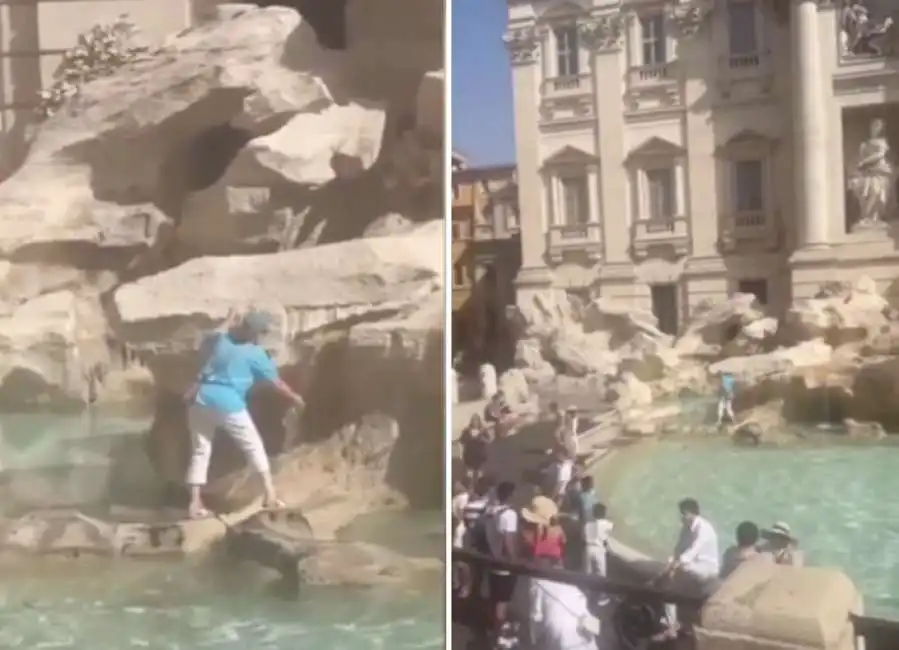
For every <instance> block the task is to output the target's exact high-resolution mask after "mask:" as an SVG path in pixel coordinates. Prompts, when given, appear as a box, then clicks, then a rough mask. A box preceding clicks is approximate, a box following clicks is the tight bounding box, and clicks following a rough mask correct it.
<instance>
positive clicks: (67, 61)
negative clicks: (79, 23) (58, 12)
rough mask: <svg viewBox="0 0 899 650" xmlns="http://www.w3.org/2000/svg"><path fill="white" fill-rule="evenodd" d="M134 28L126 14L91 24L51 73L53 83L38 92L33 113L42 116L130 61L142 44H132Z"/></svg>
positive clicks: (138, 51) (134, 57) (53, 110)
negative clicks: (90, 83) (98, 23)
mask: <svg viewBox="0 0 899 650" xmlns="http://www.w3.org/2000/svg"><path fill="white" fill-rule="evenodd" d="M136 31H137V28H136V27H135V26H134V24H133V23H131V22H130V21H129V20H128V18H127V16H124V15H123V16H119V18H118V20H116V21H115V22H114V23H111V24H108V25H94V26H93V27H92V28H91V29H90V30H88V31H87V32H85V33H83V34H80V35H79V36H78V43H77V44H76V45H75V46H74V47H71V48H69V49H68V50H66V51H65V53H64V54H63V60H62V63H60V64H59V67H57V68H56V71H55V72H54V73H53V85H51V86H50V87H49V88H46V89H44V90H42V91H41V92H40V96H39V102H38V106H37V109H36V110H37V114H38V117H39V118H40V119H42V120H43V119H46V118H48V117H50V116H51V115H53V114H54V113H56V112H57V111H58V110H59V109H60V108H61V107H62V106H63V105H65V104H66V102H68V101H69V100H70V99H72V98H73V97H77V96H78V94H79V93H80V92H81V87H82V86H83V85H84V84H85V83H87V82H88V81H91V80H93V79H97V78H99V77H105V76H107V75H110V74H112V73H113V72H115V71H116V70H118V69H119V68H120V67H122V66H123V65H125V64H127V63H130V62H131V61H134V60H135V59H136V58H137V57H138V55H140V54H141V53H142V52H145V51H146V48H144V47H139V46H137V45H135V44H134V34H135V33H136Z"/></svg>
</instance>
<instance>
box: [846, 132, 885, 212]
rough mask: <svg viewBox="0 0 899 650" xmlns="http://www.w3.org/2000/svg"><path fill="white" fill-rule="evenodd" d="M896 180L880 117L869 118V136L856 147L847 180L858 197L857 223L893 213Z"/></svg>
mask: <svg viewBox="0 0 899 650" xmlns="http://www.w3.org/2000/svg"><path fill="white" fill-rule="evenodd" d="M895 183H896V168H895V166H894V165H893V162H892V161H891V160H890V145H889V143H888V142H887V139H886V134H885V127H884V123H883V120H880V119H875V120H872V121H871V136H870V137H869V138H868V139H867V140H865V141H864V142H862V144H861V146H860V147H859V152H858V163H857V164H856V166H855V171H854V172H853V174H852V175H851V176H850V178H849V183H848V189H849V191H850V192H852V194H853V195H854V196H855V198H856V199H857V200H858V205H859V212H860V219H859V223H861V224H868V225H870V224H874V223H879V222H883V221H886V220H887V219H888V218H890V217H891V216H893V214H894V208H895V203H896V196H895Z"/></svg>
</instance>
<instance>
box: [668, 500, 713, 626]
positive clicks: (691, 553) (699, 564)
mask: <svg viewBox="0 0 899 650" xmlns="http://www.w3.org/2000/svg"><path fill="white" fill-rule="evenodd" d="M677 508H678V510H679V511H680V516H681V524H682V525H681V532H680V537H679V538H678V541H677V545H676V546H675V547H674V555H673V557H671V558H669V559H668V564H667V566H666V567H665V571H664V572H663V573H662V576H663V577H667V578H672V580H671V581H670V583H669V584H670V587H671V588H672V589H673V590H675V591H678V592H681V593H696V594H702V593H705V592H706V591H707V590H708V589H709V588H711V586H712V585H714V583H715V582H716V581H717V579H718V574H719V572H720V570H721V563H720V560H719V557H720V556H719V554H718V533H716V532H715V528H714V527H713V526H712V524H711V522H710V521H709V520H708V519H706V518H705V517H703V516H701V515H700V514H699V503H698V502H697V501H696V499H684V500H682V501H681V502H680V503H678V504H677ZM665 618H666V619H667V623H668V633H669V636H673V635H676V634H677V628H678V622H677V606H676V605H673V604H667V605H665Z"/></svg>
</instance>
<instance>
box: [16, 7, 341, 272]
mask: <svg viewBox="0 0 899 650" xmlns="http://www.w3.org/2000/svg"><path fill="white" fill-rule="evenodd" d="M300 26H301V19H300V17H299V14H297V12H295V11H293V10H290V9H286V8H267V9H254V10H252V11H247V12H245V13H242V14H241V15H239V16H237V17H234V18H232V19H230V20H225V21H220V22H212V23H210V24H208V25H204V26H201V27H198V28H195V29H191V30H186V31H184V32H181V33H180V34H178V35H176V36H174V37H172V38H170V39H168V40H167V42H166V43H165V45H164V46H162V47H157V48H153V49H151V51H150V52H148V53H147V54H144V55H141V56H140V58H139V60H138V61H136V62H134V63H132V64H129V65H128V66H126V67H124V68H122V69H121V70H119V71H117V72H116V73H114V74H112V75H110V76H108V77H102V78H99V79H97V80H95V81H92V82H90V83H88V84H86V85H85V86H84V87H83V88H82V91H81V93H80V95H79V97H78V99H77V100H76V101H75V102H74V103H73V104H72V106H70V107H66V108H64V109H63V110H60V111H59V112H58V113H56V114H55V115H54V116H52V117H51V118H49V119H48V120H47V121H46V122H44V123H42V124H41V125H40V126H39V127H38V128H37V129H36V133H35V138H34V141H33V142H32V144H31V148H30V151H29V154H28V157H27V159H26V160H25V163H24V165H23V167H22V168H21V169H19V171H17V172H16V173H15V174H14V175H13V176H12V177H11V178H10V179H8V180H7V181H5V182H4V183H3V184H2V185H0V252H2V253H7V254H8V253H12V252H14V251H17V250H19V249H21V248H24V247H30V248H31V249H32V250H34V247H35V246H37V245H39V244H42V243H52V244H54V245H56V246H57V249H56V250H57V253H58V246H59V245H60V244H73V243H79V244H82V245H85V244H86V245H89V246H91V247H94V248H95V249H103V248H104V247H115V248H121V247H127V246H143V247H150V246H152V245H153V244H154V243H155V242H156V241H157V239H159V237H160V236H161V234H162V233H164V232H165V228H164V225H165V224H166V223H167V221H168V219H169V216H170V215H167V214H164V213H163V212H161V211H160V210H159V209H158V208H157V207H156V206H166V207H165V209H172V210H177V208H178V205H177V204H178V203H179V201H180V200H181V194H183V193H184V192H185V191H187V190H188V189H196V188H187V187H185V186H184V185H185V184H190V182H193V181H196V179H199V178H200V177H201V176H202V175H203V174H208V173H210V169H209V168H210V167H212V166H214V164H215V163H216V162H217V160H215V161H211V160H209V159H204V158H202V156H201V158H200V159H191V151H192V149H191V148H192V147H193V148H194V149H202V150H203V151H202V152H199V153H198V152H197V151H193V154H196V155H201V154H202V155H205V156H206V157H207V158H208V157H209V156H210V155H212V156H213V157H216V156H217V157H218V158H221V157H222V156H227V155H228V151H227V147H228V146H233V144H228V143H227V142H226V141H227V137H224V136H227V135H228V134H227V133H226V132H227V130H228V129H227V128H225V127H223V126H222V125H228V124H232V125H236V124H239V126H240V128H243V129H247V130H250V131H254V130H255V131H259V132H264V131H265V130H266V129H268V128H271V127H270V126H269V124H270V123H271V121H272V118H275V117H279V116H285V115H288V116H289V115H292V114H297V113H301V112H304V111H311V110H320V109H321V108H322V107H323V106H327V105H329V104H330V103H331V98H330V93H329V91H328V89H327V87H326V86H325V84H324V83H323V82H322V80H321V79H320V78H319V77H318V76H317V75H316V73H315V72H313V71H312V70H310V69H307V68H304V67H303V66H302V65H300V66H299V67H297V66H296V63H297V62H296V61H292V60H291V59H290V54H291V52H290V51H288V49H287V44H288V41H289V40H290V39H291V38H292V37H293V38H294V39H300V40H303V39H307V40H309V43H306V44H305V45H304V47H305V49H306V50H307V51H308V50H309V49H310V48H313V49H315V51H316V52H318V53H319V55H320V56H326V54H325V53H324V50H322V49H321V48H320V47H318V46H317V45H316V44H315V36H314V34H313V33H312V32H311V30H300ZM295 34H296V35H295ZM296 45H297V44H296V43H293V44H292V48H293V49H296V48H295V46H296ZM212 127H216V128H218V130H219V131H220V132H221V133H220V134H219V135H221V136H222V137H214V138H210V137H209V133H210V129H211V128H212ZM232 131H234V130H233V129H232ZM204 137H205V138H206V139H207V140H208V142H207V141H206V140H203V138H204ZM215 147H220V148H221V147H224V149H223V150H221V151H217V150H215ZM136 152H139V155H138V154H136ZM212 180H214V179H212ZM51 252H52V251H50V250H48V251H47V255H50V254H51ZM89 252H90V251H89ZM93 254H94V255H95V256H96V252H94V253H93ZM33 255H37V253H36V252H35V253H33ZM33 261H40V260H33Z"/></svg>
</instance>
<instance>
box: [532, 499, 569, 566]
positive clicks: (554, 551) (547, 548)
mask: <svg viewBox="0 0 899 650" xmlns="http://www.w3.org/2000/svg"><path fill="white" fill-rule="evenodd" d="M558 515H559V508H558V506H557V505H556V504H555V503H554V502H553V500H552V499H549V498H547V497H544V496H536V497H534V498H533V499H531V502H530V504H528V506H527V507H524V508H522V509H521V519H522V520H523V521H524V522H525V523H526V524H528V526H527V527H526V528H525V530H524V531H523V533H522V534H523V536H524V541H525V546H526V547H527V550H528V552H529V553H530V555H531V556H532V557H533V558H535V559H536V558H551V559H557V560H560V561H561V560H563V559H564V558H565V541H566V540H565V531H563V530H562V527H561V526H560V525H559V520H558Z"/></svg>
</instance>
